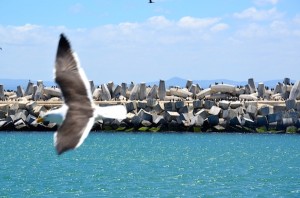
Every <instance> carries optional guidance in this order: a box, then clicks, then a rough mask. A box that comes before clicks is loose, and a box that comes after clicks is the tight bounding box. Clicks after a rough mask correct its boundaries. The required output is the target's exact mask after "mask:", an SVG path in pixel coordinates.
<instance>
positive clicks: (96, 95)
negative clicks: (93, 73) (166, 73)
mask: <svg viewBox="0 0 300 198" xmlns="http://www.w3.org/2000/svg"><path fill="white" fill-rule="evenodd" d="M90 85H91V91H92V94H93V99H94V102H95V104H97V105H99V106H107V105H114V104H123V105H125V106H126V109H127V112H128V114H127V118H126V119H124V120H115V119H103V120H102V121H97V122H96V123H95V124H94V126H93V129H92V130H95V131H101V130H105V131H107V130H113V131H152V132H157V131H180V132H183V131H189V132H201V131H203V132H210V131H214V132H277V133H279V132H280V133H285V132H288V133H294V132H298V131H299V128H300V120H299V115H300V114H299V112H300V101H298V99H299V98H300V82H299V81H298V82H296V83H295V84H292V83H290V79H288V78H285V79H284V80H283V82H278V84H277V85H275V86H274V87H272V88H270V87H266V86H265V85H264V83H258V84H255V83H254V79H252V78H250V79H248V83H247V84H246V85H241V86H234V85H228V84H223V83H222V82H219V83H215V84H212V85H211V86H210V87H209V88H205V89H203V88H201V86H200V85H199V84H193V82H192V81H191V80H187V82H186V86H185V87H177V86H170V87H168V88H167V87H166V86H165V82H164V81H163V80H160V81H159V84H158V85H153V86H146V84H145V83H137V84H134V83H131V84H129V85H128V84H126V83H122V84H121V85H115V84H114V82H109V83H107V84H102V85H100V86H94V83H93V81H90ZM4 88H5V85H0V100H1V101H0V130H5V131H7V130H9V131H10V130H18V131H35V130H36V131H44V130H47V131H49V130H50V131H51V130H56V129H57V126H56V124H54V123H39V124H38V123H36V121H35V119H36V118H37V117H38V116H41V115H42V114H44V113H45V112H47V111H48V110H49V109H53V108H58V107H59V106H61V105H62V98H61V92H60V89H59V88H57V87H53V86H52V87H46V86H44V84H43V81H38V82H37V83H36V84H34V83H32V82H28V85H27V87H26V90H25V91H24V90H23V88H22V87H21V86H18V87H17V89H16V91H11V90H5V89H4Z"/></svg>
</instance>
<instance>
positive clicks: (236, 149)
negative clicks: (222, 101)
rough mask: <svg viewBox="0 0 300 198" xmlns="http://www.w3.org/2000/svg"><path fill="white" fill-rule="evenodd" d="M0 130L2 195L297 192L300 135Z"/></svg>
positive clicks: (258, 194)
mask: <svg viewBox="0 0 300 198" xmlns="http://www.w3.org/2000/svg"><path fill="white" fill-rule="evenodd" d="M52 135H53V134H52V133H51V132H48V133H42V132H40V133H10V132H8V133H0V139H1V146H0V155H1V158H0V197H76V196H77V197H300V136H299V135H271V134H230V133H227V134H222V133H211V134H207V133H206V134H193V133H91V134H90V135H89V137H88V138H87V139H86V141H85V142H84V143H83V145H82V146H81V147H80V148H78V149H77V150H74V151H71V152H67V153H65V154H63V155H61V156H57V155H56V153H55V151H54V148H53V139H52Z"/></svg>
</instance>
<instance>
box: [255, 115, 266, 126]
mask: <svg viewBox="0 0 300 198" xmlns="http://www.w3.org/2000/svg"><path fill="white" fill-rule="evenodd" d="M256 124H257V126H258V127H260V126H267V125H268V119H267V117H266V116H260V115H258V116H257V117H256Z"/></svg>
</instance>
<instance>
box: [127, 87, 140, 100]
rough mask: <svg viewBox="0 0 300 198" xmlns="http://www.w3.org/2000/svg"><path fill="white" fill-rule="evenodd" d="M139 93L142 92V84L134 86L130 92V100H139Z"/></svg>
mask: <svg viewBox="0 0 300 198" xmlns="http://www.w3.org/2000/svg"><path fill="white" fill-rule="evenodd" d="M139 91H140V84H136V85H134V87H133V89H132V90H131V92H130V95H129V100H139Z"/></svg>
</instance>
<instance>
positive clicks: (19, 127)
mask: <svg viewBox="0 0 300 198" xmlns="http://www.w3.org/2000/svg"><path fill="white" fill-rule="evenodd" d="M14 126H15V129H17V130H26V129H28V126H27V124H26V123H25V122H24V120H22V119H19V120H18V121H16V122H15V123H14Z"/></svg>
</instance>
